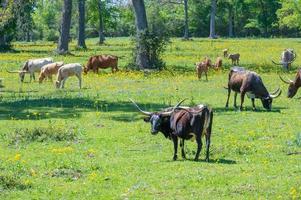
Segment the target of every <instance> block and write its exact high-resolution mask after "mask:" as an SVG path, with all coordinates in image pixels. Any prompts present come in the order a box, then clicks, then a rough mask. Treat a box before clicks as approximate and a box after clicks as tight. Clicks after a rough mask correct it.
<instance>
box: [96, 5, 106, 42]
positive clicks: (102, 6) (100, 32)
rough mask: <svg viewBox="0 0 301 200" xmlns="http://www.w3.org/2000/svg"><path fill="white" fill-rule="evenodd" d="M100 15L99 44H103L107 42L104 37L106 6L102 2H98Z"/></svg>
mask: <svg viewBox="0 0 301 200" xmlns="http://www.w3.org/2000/svg"><path fill="white" fill-rule="evenodd" d="M98 13H99V33H98V35H99V44H103V42H104V41H105V36H104V24H103V14H104V4H103V3H102V0H98Z"/></svg>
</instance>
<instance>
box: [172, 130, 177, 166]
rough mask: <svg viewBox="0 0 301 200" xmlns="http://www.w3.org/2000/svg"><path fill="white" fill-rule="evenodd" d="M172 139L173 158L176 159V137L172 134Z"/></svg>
mask: <svg viewBox="0 0 301 200" xmlns="http://www.w3.org/2000/svg"><path fill="white" fill-rule="evenodd" d="M172 141H173V146H174V154H173V160H177V158H178V156H177V153H178V137H177V136H175V135H173V134H172Z"/></svg>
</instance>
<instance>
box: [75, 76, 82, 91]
mask: <svg viewBox="0 0 301 200" xmlns="http://www.w3.org/2000/svg"><path fill="white" fill-rule="evenodd" d="M76 77H77V78H78V83H79V89H81V88H82V77H81V75H80V74H77V75H76Z"/></svg>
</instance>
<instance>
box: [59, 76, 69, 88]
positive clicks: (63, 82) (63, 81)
mask: <svg viewBox="0 0 301 200" xmlns="http://www.w3.org/2000/svg"><path fill="white" fill-rule="evenodd" d="M66 80H67V78H64V79H63V80H62V81H61V86H60V88H61V89H63V88H64V87H65V81H66Z"/></svg>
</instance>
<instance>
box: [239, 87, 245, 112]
mask: <svg viewBox="0 0 301 200" xmlns="http://www.w3.org/2000/svg"><path fill="white" fill-rule="evenodd" d="M245 94H246V92H244V91H242V92H241V93H240V100H241V102H240V110H241V111H242V105H243V104H244V100H245Z"/></svg>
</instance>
